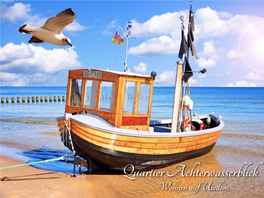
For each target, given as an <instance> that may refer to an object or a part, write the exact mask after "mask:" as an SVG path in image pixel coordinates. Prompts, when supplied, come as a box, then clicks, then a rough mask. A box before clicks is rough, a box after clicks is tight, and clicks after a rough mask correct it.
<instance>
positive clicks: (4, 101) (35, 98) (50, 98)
mask: <svg viewBox="0 0 264 198" xmlns="http://www.w3.org/2000/svg"><path fill="white" fill-rule="evenodd" d="M5 99H6V100H5ZM21 99H22V103H26V102H27V103H30V102H32V103H34V102H44V100H45V102H48V96H45V97H44V96H40V97H39V96H36V97H34V96H32V97H31V101H30V96H28V97H21V98H20V97H17V99H16V101H15V97H11V103H20V102H21ZM39 99H40V101H39ZM49 101H50V102H53V101H54V102H56V101H57V96H54V99H53V101H52V96H50V97H49ZM61 101H63V102H65V96H62V97H61V96H58V102H61ZM1 103H2V104H4V103H9V100H8V97H6V98H5V97H1Z"/></svg>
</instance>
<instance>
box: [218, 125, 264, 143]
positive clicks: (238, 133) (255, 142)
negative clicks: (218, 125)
mask: <svg viewBox="0 0 264 198" xmlns="http://www.w3.org/2000/svg"><path fill="white" fill-rule="evenodd" d="M222 122H223V123H225V125H226V126H227V127H229V128H230V129H231V130H232V131H234V132H235V133H237V134H238V135H240V136H241V137H243V138H245V139H247V140H248V141H250V142H252V143H254V144H257V145H259V146H262V147H264V145H262V144H259V143H257V142H254V141H253V140H251V139H249V138H247V137H245V136H244V135H242V134H240V133H239V132H237V131H236V130H235V129H233V128H232V127H231V126H229V125H228V124H227V123H226V122H224V121H223V120H222Z"/></svg>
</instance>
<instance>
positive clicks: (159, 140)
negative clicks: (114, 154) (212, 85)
mask: <svg viewBox="0 0 264 198" xmlns="http://www.w3.org/2000/svg"><path fill="white" fill-rule="evenodd" d="M71 126H76V127H78V128H79V129H82V130H83V131H86V132H87V133H90V135H96V136H100V137H103V138H108V139H111V140H112V139H113V137H114V139H115V140H120V141H127V142H148V143H157V144H162V143H173V144H175V143H186V142H195V141H197V142H199V141H200V140H203V139H208V138H211V137H218V136H219V135H220V133H221V131H217V132H214V133H210V134H205V135H198V136H195V137H196V139H194V138H193V136H191V137H184V138H183V137H160V138H159V137H134V136H125V135H119V134H113V133H108V132H104V131H99V130H96V129H92V128H90V127H87V126H84V125H82V124H80V123H77V122H75V121H74V120H71Z"/></svg>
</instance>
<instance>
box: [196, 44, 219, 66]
mask: <svg viewBox="0 0 264 198" xmlns="http://www.w3.org/2000/svg"><path fill="white" fill-rule="evenodd" d="M203 45H204V48H203V51H202V52H201V53H199V54H198V56H199V57H200V58H199V59H197V60H196V61H195V64H196V65H198V67H201V68H209V67H215V66H216V63H217V62H216V61H217V60H218V59H219V58H220V55H219V53H218V52H217V49H216V47H215V43H214V41H212V40H210V41H206V42H204V44H203Z"/></svg>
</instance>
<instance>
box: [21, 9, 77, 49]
mask: <svg viewBox="0 0 264 198" xmlns="http://www.w3.org/2000/svg"><path fill="white" fill-rule="evenodd" d="M75 19H76V15H75V13H74V12H73V10H72V9H71V8H68V9H66V10H64V11H62V12H60V13H59V14H57V15H56V16H55V17H51V18H49V19H48V20H47V21H46V23H45V25H44V26H42V27H39V28H35V27H32V26H30V25H28V24H25V25H22V26H21V27H20V28H18V31H19V32H20V33H23V34H32V35H33V36H32V38H31V39H30V40H29V41H28V42H29V43H43V42H48V43H52V44H55V45H60V46H67V45H70V46H72V44H71V40H70V39H69V38H67V37H66V36H64V35H63V34H62V31H63V29H64V28H65V27H66V26H67V25H69V24H71V23H72V22H73V21H74V20H75Z"/></svg>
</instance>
